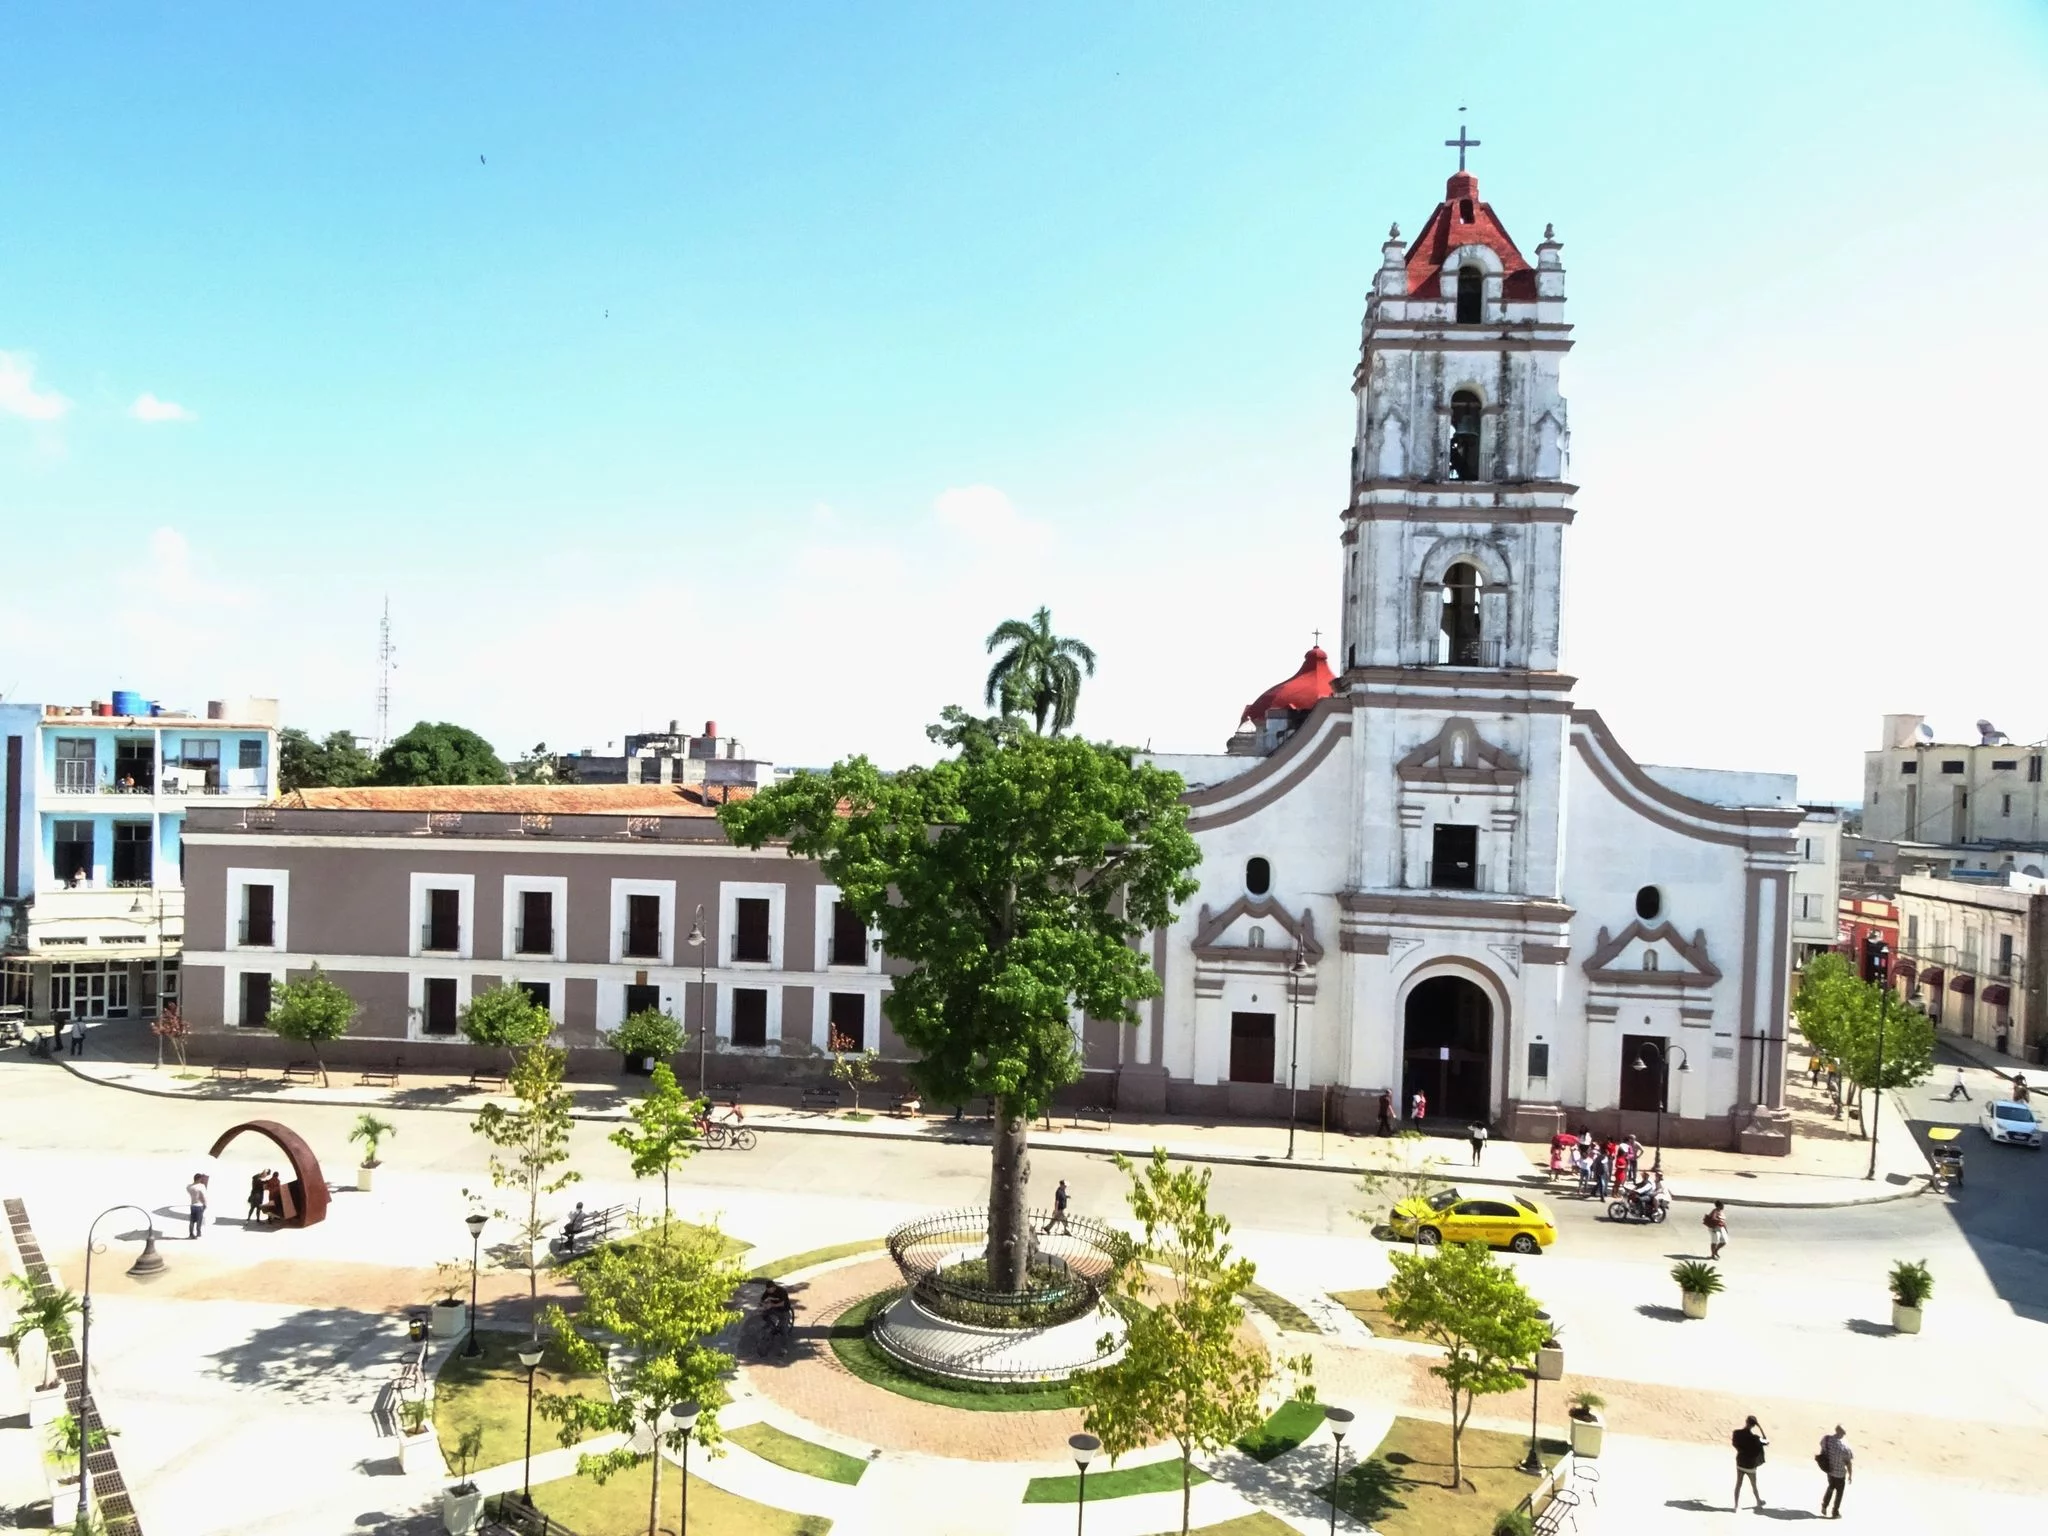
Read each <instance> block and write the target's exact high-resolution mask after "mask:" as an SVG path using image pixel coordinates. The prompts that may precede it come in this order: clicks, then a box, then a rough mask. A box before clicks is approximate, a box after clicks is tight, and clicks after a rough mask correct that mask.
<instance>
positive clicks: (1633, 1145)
mask: <svg viewBox="0 0 2048 1536" xmlns="http://www.w3.org/2000/svg"><path fill="white" fill-rule="evenodd" d="M1642 1161H1643V1144H1642V1143H1641V1142H1640V1141H1638V1140H1637V1139H1636V1138H1635V1136H1634V1135H1633V1134H1631V1135H1630V1136H1629V1137H1628V1138H1627V1139H1626V1140H1618V1139H1616V1138H1614V1137H1609V1138H1608V1139H1607V1140H1606V1141H1604V1142H1603V1141H1601V1140H1599V1139H1598V1138H1597V1137H1595V1136H1594V1134H1593V1129H1592V1127H1591V1126H1587V1127H1585V1128H1584V1129H1583V1130H1581V1131H1580V1132H1579V1139H1578V1144H1577V1145H1576V1146H1574V1147H1573V1148H1572V1171H1573V1172H1575V1173H1577V1174H1578V1176H1579V1193H1581V1194H1589V1195H1596V1196H1598V1197H1599V1198H1600V1199H1602V1200H1605V1199H1606V1198H1607V1194H1608V1191H1610V1190H1618V1189H1625V1188H1629V1187H1633V1186H1640V1185H1641V1184H1642V1183H1644V1182H1645V1181H1644V1179H1643V1170H1642ZM1663 1177H1664V1176H1663V1175H1662V1174H1658V1175H1656V1179H1657V1182H1658V1184H1659V1185H1660V1186H1661V1185H1662V1183H1663Z"/></svg>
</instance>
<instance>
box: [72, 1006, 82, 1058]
mask: <svg viewBox="0 0 2048 1536" xmlns="http://www.w3.org/2000/svg"><path fill="white" fill-rule="evenodd" d="M71 1054H72V1055H74V1056H83V1055H84V1054H85V1020H84V1019H83V1018H81V1017H80V1016H79V1015H78V1014H75V1013H74V1014H73V1015H71Z"/></svg>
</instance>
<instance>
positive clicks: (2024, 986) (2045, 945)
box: [1892, 874, 2048, 1062]
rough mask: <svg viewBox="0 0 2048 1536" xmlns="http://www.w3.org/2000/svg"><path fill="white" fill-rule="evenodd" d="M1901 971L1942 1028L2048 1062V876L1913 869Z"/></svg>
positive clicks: (1897, 978)
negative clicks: (1993, 876) (1960, 875)
mask: <svg viewBox="0 0 2048 1536" xmlns="http://www.w3.org/2000/svg"><path fill="white" fill-rule="evenodd" d="M1898 908H1899V941H1898V944H1897V946H1896V947H1895V949H1894V955H1895V959H1894V961H1893V964H1892V981H1893V983H1894V984H1895V985H1896V986H1897V987H1898V989H1899V990H1900V992H1901V994H1902V995H1903V996H1905V997H1907V998H1909V999H1911V1000H1912V1001H1914V1002H1917V1003H1918V1004H1919V1005H1920V1006H1921V1007H1922V1008H1924V1009H1926V1010H1927V1013H1928V1016H1929V1017H1930V1018H1932V1019H1933V1020H1934V1022H1935V1024H1936V1026H1937V1027H1938V1028H1940V1029H1941V1030H1943V1031H1945V1032H1946V1033H1949V1034H1955V1035H1966V1036H1968V1037H1969V1038H1970V1039H1972V1040H1975V1041H1977V1042H1978V1043H1979V1044H1981V1045H1988V1046H1990V1047H1991V1048H1992V1049H1993V1050H1996V1051H2000V1052H2003V1053H2006V1054H2008V1055H2012V1056H2016V1057H2020V1058H2022V1059H2024V1060H2027V1061H2032V1062H2048V880H2042V879H2038V878H2036V877H2034V876H2030V875H2018V874H2015V875H2008V876H2006V877H2005V878H2004V880H2003V881H2001V882H2000V883H1998V884H1990V883H1987V882H1985V881H1981V880H1955V879H1942V878H1939V877H1937V876H1933V875H1907V876H1906V877H1905V878H1904V879H1903V880H1901V881H1900V883H1899V900H1898Z"/></svg>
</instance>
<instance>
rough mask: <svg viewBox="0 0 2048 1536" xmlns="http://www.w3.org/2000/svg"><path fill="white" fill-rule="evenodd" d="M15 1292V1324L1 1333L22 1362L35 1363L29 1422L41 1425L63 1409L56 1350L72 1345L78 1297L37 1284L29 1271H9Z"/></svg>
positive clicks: (32, 1425)
mask: <svg viewBox="0 0 2048 1536" xmlns="http://www.w3.org/2000/svg"><path fill="white" fill-rule="evenodd" d="M7 1286H8V1289H10V1290H12V1291H13V1292H14V1294H15V1303H14V1307H15V1311H14V1327H13V1328H12V1329H11V1330H9V1332H8V1333H7V1334H6V1335H5V1336H4V1337H0V1344H5V1345H6V1346H7V1353H8V1354H10V1355H12V1356H13V1357H14V1363H15V1364H16V1365H17V1366H19V1365H22V1364H23V1363H27V1364H29V1365H31V1366H33V1367H34V1370H33V1372H32V1374H33V1375H34V1376H35V1385H34V1386H32V1387H28V1389H27V1392H28V1422H29V1427H30V1428H32V1429H33V1428H40V1427H41V1426H43V1425H45V1424H49V1423H51V1422H53V1421H54V1420H55V1419H56V1418H57V1416H58V1415H59V1414H61V1413H62V1412H63V1411H64V1382H63V1380H62V1379H61V1378H60V1377H59V1376H58V1374H57V1359H56V1356H57V1351H58V1350H60V1349H69V1348H70V1347H71V1319H72V1318H74V1317H76V1316H77V1315H78V1297H77V1296H75V1295H74V1294H73V1293H72V1292H70V1291H60V1290H56V1289H54V1288H50V1287H38V1286H37V1285H36V1284H35V1283H34V1282H33V1281H31V1280H30V1279H29V1278H28V1277H27V1276H26V1275H9V1276H8V1277H7Z"/></svg>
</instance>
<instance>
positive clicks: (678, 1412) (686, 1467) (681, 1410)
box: [654, 1403, 701, 1536]
mask: <svg viewBox="0 0 2048 1536" xmlns="http://www.w3.org/2000/svg"><path fill="white" fill-rule="evenodd" d="M700 1411H701V1410H700V1409H699V1408H698V1407H697V1405H696V1404H695V1403H677V1404H676V1405H675V1407H674V1408H673V1409H671V1410H670V1411H669V1417H670V1418H671V1419H673V1420H674V1422H675V1426H676V1428H677V1429H680V1430H681V1431H682V1432H683V1526H682V1531H681V1532H680V1536H690V1431H691V1430H693V1429H695V1428H696V1427H697V1415H698V1413H699V1412H700ZM654 1454H655V1455H657V1456H659V1455H660V1454H661V1446H660V1444H659V1442H657V1443H656V1445H655V1447H654Z"/></svg>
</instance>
